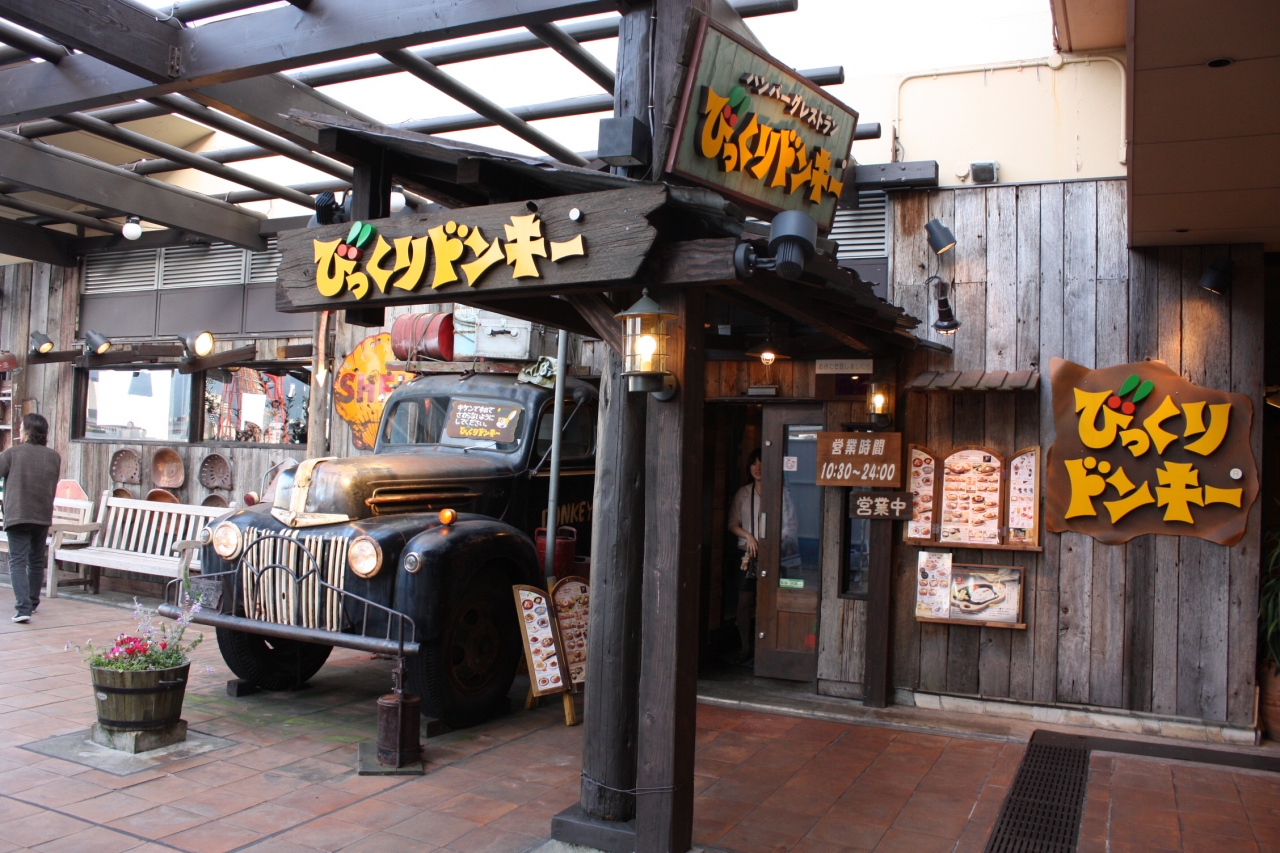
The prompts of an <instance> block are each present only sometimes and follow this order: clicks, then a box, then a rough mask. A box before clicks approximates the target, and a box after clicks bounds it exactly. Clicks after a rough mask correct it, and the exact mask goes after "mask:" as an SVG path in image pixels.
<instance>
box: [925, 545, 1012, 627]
mask: <svg viewBox="0 0 1280 853" xmlns="http://www.w3.org/2000/svg"><path fill="white" fill-rule="evenodd" d="M917 559H918V561H917V565H916V574H917V577H916V621H918V622H949V623H958V624H968V625H981V626H984V627H989V628H1016V629H1025V628H1026V627H1027V626H1026V623H1024V622H1023V621H1022V592H1023V580H1024V570H1023V568H1022V567H1021V566H977V565H968V564H962V563H954V562H952V558H951V554H950V553H942V552H938V551H921V552H920V554H919V556H918V558H917Z"/></svg>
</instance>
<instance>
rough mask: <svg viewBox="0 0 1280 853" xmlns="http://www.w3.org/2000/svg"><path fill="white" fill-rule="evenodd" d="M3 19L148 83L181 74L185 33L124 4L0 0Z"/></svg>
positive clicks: (111, 0) (113, 1)
mask: <svg viewBox="0 0 1280 853" xmlns="http://www.w3.org/2000/svg"><path fill="white" fill-rule="evenodd" d="M0 16H3V17H4V18H6V19H7V20H10V21H13V22H14V23H15V24H19V25H21V26H23V27H26V28H27V29H29V30H33V31H34V32H37V33H40V34H41V35H45V36H48V37H49V38H51V39H53V40H54V41H56V42H57V43H58V44H62V45H66V46H68V47H74V48H76V49H78V50H81V51H83V52H84V53H85V54H87V55H89V56H92V57H95V58H97V59H99V60H102V61H103V62H107V63H109V64H111V65H113V66H115V67H117V68H120V69H122V70H124V71H127V72H129V73H130V74H136V75H137V76H139V77H143V78H145V79H148V80H152V81H156V82H159V81H167V80H171V79H173V78H175V77H178V76H179V75H180V74H181V73H182V65H183V59H184V55H183V39H182V33H183V30H182V29H181V28H180V27H178V26H176V25H175V26H170V25H168V24H166V23H162V22H161V21H160V20H159V18H158V16H157V15H156V14H153V13H149V12H147V11H144V10H142V9H140V8H138V7H137V6H135V5H133V4H132V3H126V2H123V0H96V2H89V0H0Z"/></svg>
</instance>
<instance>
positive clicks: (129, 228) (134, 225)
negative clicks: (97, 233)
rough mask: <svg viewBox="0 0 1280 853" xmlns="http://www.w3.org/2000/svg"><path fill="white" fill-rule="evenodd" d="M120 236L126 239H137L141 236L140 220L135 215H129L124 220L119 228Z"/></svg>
mask: <svg viewBox="0 0 1280 853" xmlns="http://www.w3.org/2000/svg"><path fill="white" fill-rule="evenodd" d="M120 236H122V237H124V238H125V239H126V240H137V239H138V238H139V237H141V236H142V220H141V219H139V218H138V217H136V216H130V217H129V218H128V219H126V220H125V221H124V227H123V228H121V229H120Z"/></svg>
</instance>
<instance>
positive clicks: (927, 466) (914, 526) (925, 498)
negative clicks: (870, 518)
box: [907, 444, 939, 542]
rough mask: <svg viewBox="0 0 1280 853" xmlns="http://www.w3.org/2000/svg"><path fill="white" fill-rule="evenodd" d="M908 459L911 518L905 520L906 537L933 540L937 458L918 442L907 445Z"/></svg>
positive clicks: (937, 475) (926, 540)
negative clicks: (908, 450)
mask: <svg viewBox="0 0 1280 853" xmlns="http://www.w3.org/2000/svg"><path fill="white" fill-rule="evenodd" d="M909 447H910V450H911V456H910V459H909V460H908V462H907V466H908V467H907V470H908V471H909V475H908V476H909V479H908V481H907V487H908V488H909V489H910V490H911V507H912V511H911V520H910V521H909V522H907V539H908V540H913V539H918V540H921V541H925V542H929V541H932V540H933V521H934V517H935V516H934V511H935V509H936V506H937V505H936V504H935V503H934V496H935V495H936V494H937V491H938V489H937V480H938V477H939V471H938V460H937V458H936V457H935V456H934V455H933V454H932V453H930V452H929V451H928V450H926V449H925V448H923V447H921V446H919V445H918V444H912V445H909Z"/></svg>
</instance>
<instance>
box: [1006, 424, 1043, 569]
mask: <svg viewBox="0 0 1280 853" xmlns="http://www.w3.org/2000/svg"><path fill="white" fill-rule="evenodd" d="M1006 489H1007V490H1008V493H1009V500H1008V515H1007V518H1008V521H1007V523H1006V527H1007V529H1008V531H1009V536H1008V544H1009V545H1010V546H1015V545H1022V546H1027V547H1037V546H1039V545H1040V448H1039V447H1027V448H1024V449H1022V450H1019V451H1017V452H1016V453H1014V454H1013V458H1012V459H1010V460H1009V479H1008V484H1007V486H1006Z"/></svg>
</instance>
